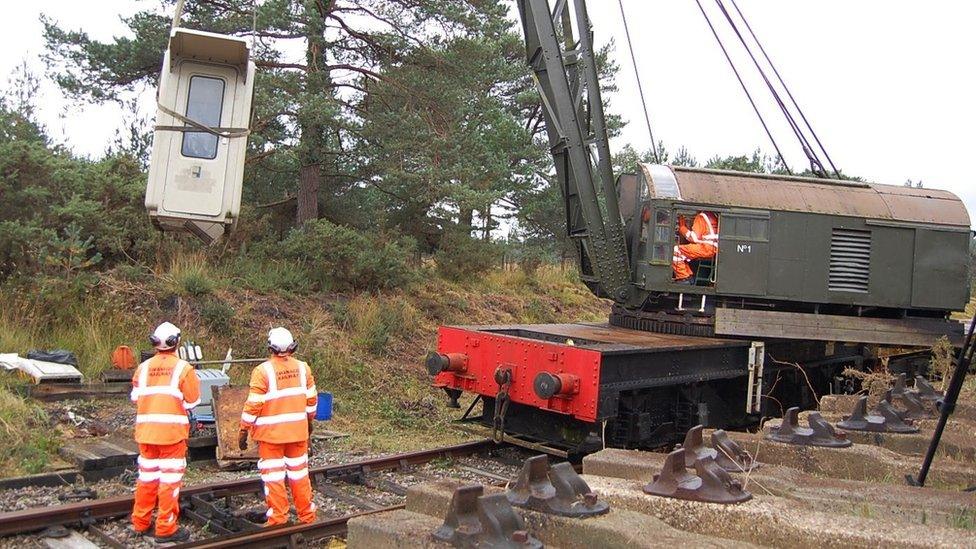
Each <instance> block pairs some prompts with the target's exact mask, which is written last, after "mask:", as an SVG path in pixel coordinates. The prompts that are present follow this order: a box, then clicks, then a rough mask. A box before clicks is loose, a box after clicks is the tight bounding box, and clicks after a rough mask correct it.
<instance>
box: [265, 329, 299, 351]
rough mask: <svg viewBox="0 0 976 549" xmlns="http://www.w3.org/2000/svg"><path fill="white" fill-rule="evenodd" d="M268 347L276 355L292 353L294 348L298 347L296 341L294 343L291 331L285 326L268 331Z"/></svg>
mask: <svg viewBox="0 0 976 549" xmlns="http://www.w3.org/2000/svg"><path fill="white" fill-rule="evenodd" d="M268 348H269V349H271V352H273V353H275V354H277V355H281V354H285V353H294V352H295V349H297V348H298V343H295V338H294V337H292V335H291V332H289V331H288V330H287V329H286V328H281V327H278V328H273V329H272V330H271V331H270V332H268Z"/></svg>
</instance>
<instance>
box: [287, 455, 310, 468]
mask: <svg viewBox="0 0 976 549" xmlns="http://www.w3.org/2000/svg"><path fill="white" fill-rule="evenodd" d="M284 463H285V465H286V466H288V467H298V466H300V465H305V464H306V463H308V454H303V455H300V456H298V457H293V458H290V457H285V458H284Z"/></svg>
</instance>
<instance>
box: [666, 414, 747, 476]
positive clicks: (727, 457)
mask: <svg viewBox="0 0 976 549" xmlns="http://www.w3.org/2000/svg"><path fill="white" fill-rule="evenodd" d="M703 430H704V426H703V425H700V424H699V425H696V426H694V427H692V428H691V429H689V430H688V433H686V434H685V440H684V443H682V445H681V447H682V448H683V449H684V450H685V467H689V468H691V467H694V466H695V462H696V461H698V460H699V459H703V458H709V459H713V460H715V463H716V464H717V465H718V466H719V467H721V468H722V469H724V470H725V471H727V472H730V473H743V472H748V471H751V470H752V469H755V468H757V467H759V463H757V462H756V461H755V460H753V458H752V455H750V454H749V452H747V451H746V450H745V449H743V448H742V447H741V446H739V444H738V443H737V442H735V441H734V440H732V439H730V438H729V436H728V434H726V432H725V431H723V430H721V429H719V430H718V431H715V432H713V433H712V446H711V447H708V446H705V440H704V437H703V436H702V431H703Z"/></svg>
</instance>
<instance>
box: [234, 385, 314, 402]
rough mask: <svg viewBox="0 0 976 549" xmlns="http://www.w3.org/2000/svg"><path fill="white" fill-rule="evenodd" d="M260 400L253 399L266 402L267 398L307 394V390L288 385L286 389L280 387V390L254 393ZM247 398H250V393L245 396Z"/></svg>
mask: <svg viewBox="0 0 976 549" xmlns="http://www.w3.org/2000/svg"><path fill="white" fill-rule="evenodd" d="M254 396H255V397H258V398H259V399H260V400H255V402H268V401H269V400H275V399H279V398H284V397H290V396H308V392H307V391H306V390H305V387H289V388H287V389H281V390H280V391H268V392H267V393H265V394H263V395H258V394H255V395H254ZM247 399H248V400H251V395H248V396H247Z"/></svg>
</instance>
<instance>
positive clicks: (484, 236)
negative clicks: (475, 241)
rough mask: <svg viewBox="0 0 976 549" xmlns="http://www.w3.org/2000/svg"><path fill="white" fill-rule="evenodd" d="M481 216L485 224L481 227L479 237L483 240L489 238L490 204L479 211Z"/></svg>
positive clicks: (486, 240)
mask: <svg viewBox="0 0 976 549" xmlns="http://www.w3.org/2000/svg"><path fill="white" fill-rule="evenodd" d="M481 216H482V217H483V218H484V221H485V224H484V227H483V229H482V233H481V238H482V240H484V241H485V242H488V241H489V240H491V205H489V206H488V207H487V208H485V209H484V210H482V211H481Z"/></svg>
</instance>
